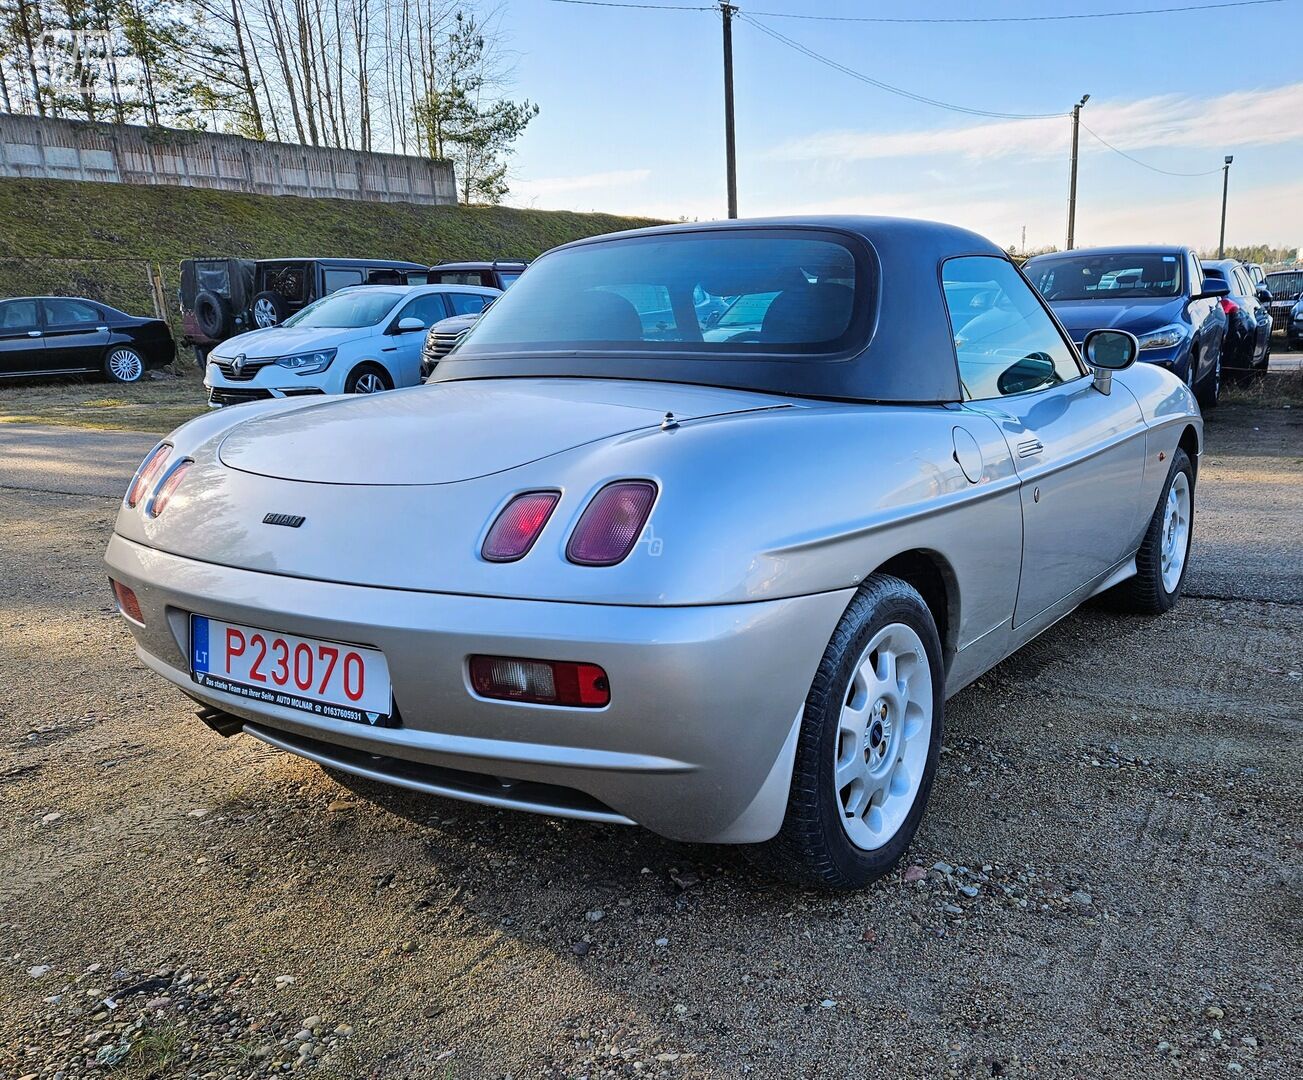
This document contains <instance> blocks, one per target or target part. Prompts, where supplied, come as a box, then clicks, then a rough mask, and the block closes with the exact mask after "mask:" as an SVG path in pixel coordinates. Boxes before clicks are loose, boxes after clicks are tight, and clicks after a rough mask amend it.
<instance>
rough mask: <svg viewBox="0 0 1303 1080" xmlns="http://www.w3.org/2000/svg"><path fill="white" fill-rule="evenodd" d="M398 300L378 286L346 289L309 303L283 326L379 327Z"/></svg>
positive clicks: (305, 327)
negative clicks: (377, 325) (378, 324)
mask: <svg viewBox="0 0 1303 1080" xmlns="http://www.w3.org/2000/svg"><path fill="white" fill-rule="evenodd" d="M397 301H398V297H397V296H395V295H394V293H392V292H390V291H389V290H384V291H379V290H377V289H375V288H374V287H370V288H357V289H344V290H342V291H340V292H337V293H331V294H330V295H329V296H327V297H323V298H322V299H320V300H318V301H317V302H316V303H315V304H309V305H308V306H307V307H305V308H304V309H303V310H302V311H300V312H298V313H297V314H295V315H291V316H290V317H289V318H288V319H286V320H285V321H284V322H283V323H282V324H281V325H282V326H297V327H301V328H303V329H325V328H327V327H329V328H333V329H339V330H345V329H356V328H357V327H362V326H375V325H376V324H377V323H379V322H380V321H381V320H383V319H384V317H385V316H386V315H388V314H389V312H390V310H392V308H393V306H394V304H395V303H397Z"/></svg>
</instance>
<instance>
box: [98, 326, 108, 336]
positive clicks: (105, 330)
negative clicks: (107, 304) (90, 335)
mask: <svg viewBox="0 0 1303 1080" xmlns="http://www.w3.org/2000/svg"><path fill="white" fill-rule="evenodd" d="M95 329H96V330H98V331H99V332H100V333H101V334H107V333H108V332H109V328H108V327H107V326H97V327H95Z"/></svg>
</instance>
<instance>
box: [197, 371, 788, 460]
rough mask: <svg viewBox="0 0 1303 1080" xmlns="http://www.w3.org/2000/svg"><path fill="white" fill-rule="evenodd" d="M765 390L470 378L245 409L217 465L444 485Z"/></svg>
mask: <svg viewBox="0 0 1303 1080" xmlns="http://www.w3.org/2000/svg"><path fill="white" fill-rule="evenodd" d="M789 404H790V402H788V401H786V400H784V399H782V398H778V397H774V396H772V395H767V394H753V393H749V392H746V391H738V390H725V389H716V388H713V387H703V386H687V385H681V384H674V383H653V382H632V381H624V380H607V379H474V380H466V381H464V382H446V383H436V384H432V385H429V386H422V387H414V388H412V389H410V390H403V391H396V392H393V393H386V394H380V395H376V396H365V397H347V398H334V399H331V400H329V401H325V402H322V403H320V404H314V405H311V406H307V407H305V408H302V409H295V410H293V411H291V412H286V413H277V414H274V415H269V416H254V417H252V418H251V419H249V420H248V421H247V422H245V423H243V424H240V425H239V426H238V427H235V428H233V429H232V430H231V431H230V432H229V433H228V434H227V435H226V437H225V439H224V440H223V441H222V444H221V446H220V449H219V451H218V455H219V458H220V460H221V462H222V464H223V465H225V466H226V467H228V468H231V469H238V470H240V471H242V472H247V473H254V474H257V475H260V476H269V477H275V478H278V479H284V480H294V481H300V482H304V483H318V484H368V485H382V486H388V485H426V484H451V483H457V482H459V481H462V480H471V479H475V478H477V477H481V476H488V475H491V474H493V473H499V472H505V471H507V470H508V469H513V468H517V467H519V466H521V465H526V464H528V463H530V462H533V461H538V460H539V459H541V458H545V457H549V456H551V455H553V454H558V453H562V452H563V451H566V450H569V449H571V448H573V447H576V446H582V445H584V444H586V443H591V442H596V441H598V440H601V439H606V438H610V437H612V436H617V435H623V434H628V433H630V432H636V431H640V430H645V429H647V428H650V427H654V426H656V425H659V424H661V423H663V422H665V418H666V415H667V414H672V415H673V420H674V422H679V423H682V422H685V421H688V420H694V419H700V418H702V417H706V416H719V415H725V414H729V413H738V412H748V411H751V410H755V409H773V408H782V407H784V406H786V405H789Z"/></svg>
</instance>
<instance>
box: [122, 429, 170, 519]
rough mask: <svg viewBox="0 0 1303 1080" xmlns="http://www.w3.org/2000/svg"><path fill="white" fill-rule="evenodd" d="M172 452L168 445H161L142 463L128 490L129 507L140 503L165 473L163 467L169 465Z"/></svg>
mask: <svg viewBox="0 0 1303 1080" xmlns="http://www.w3.org/2000/svg"><path fill="white" fill-rule="evenodd" d="M171 452H172V447H171V446H170V445H169V444H168V443H159V444H158V445H157V446H156V447H154V449H153V450H151V451H150V452H149V456H148V457H146V458H145V460H144V461H142V462H141V463H140V468H139V469H137V470H136V475H135V476H133V477H132V478H131V486H130V487H129V488H127V505H128V506H132V507H134V506H135V505H136V504H137V503H138V502H140V497H141V496H142V495H144V494H145V492H146V491H147V490H149V486H150V485H151V484H152V483H153V482H154V481H155V480H157V479H158V474H159V473H160V472H162V471H163V466H164V465H166V464H167V456H168V454H170V453H171Z"/></svg>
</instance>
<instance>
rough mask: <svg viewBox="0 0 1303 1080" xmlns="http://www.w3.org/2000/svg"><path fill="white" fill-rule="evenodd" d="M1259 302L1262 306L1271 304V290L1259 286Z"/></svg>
mask: <svg viewBox="0 0 1303 1080" xmlns="http://www.w3.org/2000/svg"><path fill="white" fill-rule="evenodd" d="M1258 302H1259V303H1262V304H1270V303H1271V290H1270V289H1269V288H1267V286H1265V285H1259V286H1258Z"/></svg>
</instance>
